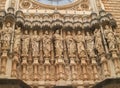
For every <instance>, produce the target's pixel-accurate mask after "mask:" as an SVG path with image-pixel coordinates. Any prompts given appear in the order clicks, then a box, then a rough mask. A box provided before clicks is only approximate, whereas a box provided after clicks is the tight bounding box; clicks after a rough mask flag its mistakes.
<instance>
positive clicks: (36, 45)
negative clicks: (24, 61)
mask: <svg viewBox="0 0 120 88" xmlns="http://www.w3.org/2000/svg"><path fill="white" fill-rule="evenodd" d="M39 40H40V38H39V37H38V35H37V31H36V30H34V32H33V35H32V38H31V42H32V52H33V56H36V55H38V54H39Z"/></svg>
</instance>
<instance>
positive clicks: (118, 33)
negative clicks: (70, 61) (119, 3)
mask: <svg viewBox="0 0 120 88" xmlns="http://www.w3.org/2000/svg"><path fill="white" fill-rule="evenodd" d="M114 34H115V37H116V41H117V47H118V49H119V50H120V31H119V30H118V29H117V30H116V31H115V33H114Z"/></svg>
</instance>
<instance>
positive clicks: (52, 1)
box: [37, 0, 74, 5]
mask: <svg viewBox="0 0 120 88" xmlns="http://www.w3.org/2000/svg"><path fill="white" fill-rule="evenodd" d="M37 1H39V2H41V3H44V4H49V5H65V4H69V3H71V2H73V1H74V0H37Z"/></svg>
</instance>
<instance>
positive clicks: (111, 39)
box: [107, 32, 116, 50]
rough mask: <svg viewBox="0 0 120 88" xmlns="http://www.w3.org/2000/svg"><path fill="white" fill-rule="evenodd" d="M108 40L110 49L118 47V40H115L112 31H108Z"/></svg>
mask: <svg viewBox="0 0 120 88" xmlns="http://www.w3.org/2000/svg"><path fill="white" fill-rule="evenodd" d="M107 42H108V46H109V49H110V50H112V49H115V48H116V45H115V43H116V42H115V38H114V34H113V33H112V32H109V33H108V35H107Z"/></svg>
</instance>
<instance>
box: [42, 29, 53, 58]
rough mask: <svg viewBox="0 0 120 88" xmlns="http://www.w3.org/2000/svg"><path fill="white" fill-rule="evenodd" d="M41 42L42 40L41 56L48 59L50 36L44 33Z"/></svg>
mask: <svg viewBox="0 0 120 88" xmlns="http://www.w3.org/2000/svg"><path fill="white" fill-rule="evenodd" d="M42 40H43V55H44V57H50V52H51V36H50V35H49V33H48V31H45V34H44V35H43V38H42Z"/></svg>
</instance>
